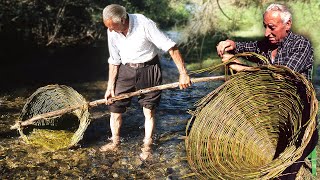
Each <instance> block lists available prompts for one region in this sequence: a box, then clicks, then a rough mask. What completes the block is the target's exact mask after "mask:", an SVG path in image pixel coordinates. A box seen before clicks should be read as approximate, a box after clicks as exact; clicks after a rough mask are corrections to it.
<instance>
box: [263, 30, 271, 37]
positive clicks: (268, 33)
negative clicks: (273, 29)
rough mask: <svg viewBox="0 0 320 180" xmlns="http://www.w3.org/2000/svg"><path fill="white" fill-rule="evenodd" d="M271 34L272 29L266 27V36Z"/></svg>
mask: <svg viewBox="0 0 320 180" xmlns="http://www.w3.org/2000/svg"><path fill="white" fill-rule="evenodd" d="M269 35H270V29H269V28H266V30H265V32H264V36H265V37H268V36H269Z"/></svg>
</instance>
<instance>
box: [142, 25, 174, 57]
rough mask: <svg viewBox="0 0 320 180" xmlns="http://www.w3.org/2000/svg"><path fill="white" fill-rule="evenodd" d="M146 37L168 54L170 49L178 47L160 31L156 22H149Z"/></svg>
mask: <svg viewBox="0 0 320 180" xmlns="http://www.w3.org/2000/svg"><path fill="white" fill-rule="evenodd" d="M145 31H146V36H147V38H148V39H149V41H151V42H152V43H153V44H154V45H155V46H157V47H158V48H159V49H161V50H163V51H165V52H167V51H169V49H170V48H172V47H173V46H175V45H176V43H175V42H174V41H172V40H171V39H170V38H169V37H168V36H166V35H165V34H164V33H163V32H162V31H160V30H159V29H158V27H157V25H156V23H155V22H153V21H151V20H150V21H149V22H148V25H147V26H146V28H145Z"/></svg>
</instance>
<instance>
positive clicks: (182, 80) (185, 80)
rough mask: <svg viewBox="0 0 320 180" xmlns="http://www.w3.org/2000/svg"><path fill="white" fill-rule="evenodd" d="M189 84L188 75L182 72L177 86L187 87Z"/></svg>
mask: <svg viewBox="0 0 320 180" xmlns="http://www.w3.org/2000/svg"><path fill="white" fill-rule="evenodd" d="M189 86H191V81H190V77H189V75H188V74H186V73H182V74H180V76H179V88H180V89H186V88H187V87H189Z"/></svg>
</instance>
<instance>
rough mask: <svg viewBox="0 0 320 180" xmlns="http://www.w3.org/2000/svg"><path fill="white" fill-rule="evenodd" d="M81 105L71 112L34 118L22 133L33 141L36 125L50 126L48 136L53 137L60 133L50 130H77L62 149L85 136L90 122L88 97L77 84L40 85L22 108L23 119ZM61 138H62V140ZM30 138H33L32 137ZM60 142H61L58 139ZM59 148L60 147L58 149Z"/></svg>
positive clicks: (25, 138) (47, 127)
mask: <svg viewBox="0 0 320 180" xmlns="http://www.w3.org/2000/svg"><path fill="white" fill-rule="evenodd" d="M78 105H80V106H81V108H78V109H76V110H74V111H72V112H70V113H66V114H62V115H59V116H54V117H50V118H46V119H41V120H37V121H34V122H33V124H32V125H29V126H26V127H24V128H23V127H20V128H19V129H18V130H19V133H20V135H21V137H23V139H24V140H25V141H27V142H28V141H29V135H30V134H31V133H32V132H33V130H35V129H49V131H46V134H45V136H46V137H50V138H51V139H54V138H58V136H57V134H52V135H51V136H50V134H48V133H51V132H52V133H53V132H55V131H58V130H64V131H68V132H71V133H73V135H72V137H70V139H65V140H66V141H67V142H68V143H67V144H65V145H63V146H61V145H59V146H58V147H59V148H58V149H62V148H69V147H72V146H74V145H76V144H77V143H78V142H79V141H80V140H81V139H82V137H83V134H84V131H85V130H86V128H87V126H88V125H89V123H90V119H89V112H88V106H87V103H86V100H85V99H84V98H83V97H82V96H81V95H80V94H79V93H78V92H77V91H75V90H74V89H73V88H71V87H68V86H65V85H48V86H44V87H41V88H39V89H37V90H36V91H35V92H34V93H33V94H32V95H31V96H30V97H29V98H28V100H27V103H26V104H25V106H24V107H23V109H22V112H21V114H20V120H21V121H22V122H23V121H25V120H28V119H30V118H32V117H34V116H36V115H39V114H43V113H48V112H52V111H55V110H59V109H63V108H68V107H72V106H78ZM58 141H59V140H58ZM29 142H30V141H29ZM57 143H59V142H57ZM60 144H62V143H61V142H60ZM55 150H56V149H55Z"/></svg>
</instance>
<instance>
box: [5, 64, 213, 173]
mask: <svg viewBox="0 0 320 180" xmlns="http://www.w3.org/2000/svg"><path fill="white" fill-rule="evenodd" d="M162 64H163V67H164V71H165V72H164V76H165V77H164V83H168V82H173V81H176V80H177V78H178V75H177V74H176V73H175V71H176V70H175V69H174V65H172V62H168V61H164V62H163V63H162ZM169 77H171V78H169ZM69 85H70V86H71V87H73V88H74V89H76V90H77V91H78V92H79V93H80V94H82V95H83V96H84V97H85V98H86V99H87V100H89V101H92V100H97V99H101V98H102V97H103V95H104V90H105V89H106V82H105V81H92V82H87V83H73V84H69ZM218 85H219V83H218V84H217V83H198V84H195V85H193V86H192V87H191V88H189V89H187V90H182V91H181V90H179V89H174V90H165V91H163V94H162V99H161V104H160V106H159V107H158V110H157V114H156V119H157V120H156V133H155V143H154V149H153V150H154V156H153V159H152V160H151V161H150V162H141V161H140V160H139V158H138V155H139V153H140V151H141V150H140V148H141V145H142V139H143V136H144V127H143V124H144V117H143V113H142V109H141V108H140V107H139V104H138V103H137V100H136V98H134V99H133V102H132V106H131V108H129V110H128V111H127V112H126V113H125V114H124V120H123V126H122V129H121V137H122V139H121V141H122V144H121V149H120V151H119V152H117V153H101V152H99V151H98V149H99V147H100V146H102V145H103V144H104V143H106V142H107V139H108V137H109V136H110V135H111V132H110V128H109V112H108V110H107V107H106V106H104V105H101V106H98V107H94V108H92V109H90V113H91V116H90V118H91V119H92V123H91V124H90V126H89V127H88V128H87V130H86V133H85V136H84V139H83V140H82V141H81V142H80V148H75V149H68V150H60V151H58V152H48V151H47V150H45V149H42V148H39V147H34V146H30V145H27V144H25V143H24V142H23V141H22V139H20V138H19V136H18V133H17V132H16V131H10V129H9V127H10V125H13V124H14V121H15V120H16V119H17V118H18V116H19V113H20V111H21V109H22V107H23V105H24V103H25V102H26V98H27V97H29V96H30V95H31V94H32V93H33V92H34V91H35V90H36V89H37V88H38V87H36V86H32V87H29V88H28V89H23V88H21V89H15V90H13V91H10V92H7V93H3V94H2V95H1V97H0V103H1V104H0V113H1V116H0V137H1V139H0V176H1V177H2V178H4V179H18V178H26V177H27V178H31V179H36V178H41V179H42V178H43V179H51V178H79V177H80V178H93V179H102V178H117V179H118V178H119V179H159V178H168V179H178V178H181V177H182V176H184V175H188V174H190V173H191V170H190V168H189V166H188V163H187V161H186V154H185V147H184V140H183V136H184V135H185V126H186V123H187V121H188V119H189V118H190V115H189V114H187V110H188V109H192V108H193V104H194V102H195V101H197V100H199V99H200V98H201V97H203V96H204V95H205V94H207V93H208V92H211V91H212V90H213V89H215V88H216V87H217V86H218ZM189 178H190V177H189ZM187 179H188V178H187ZM190 179H192V177H191V178H190Z"/></svg>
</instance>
